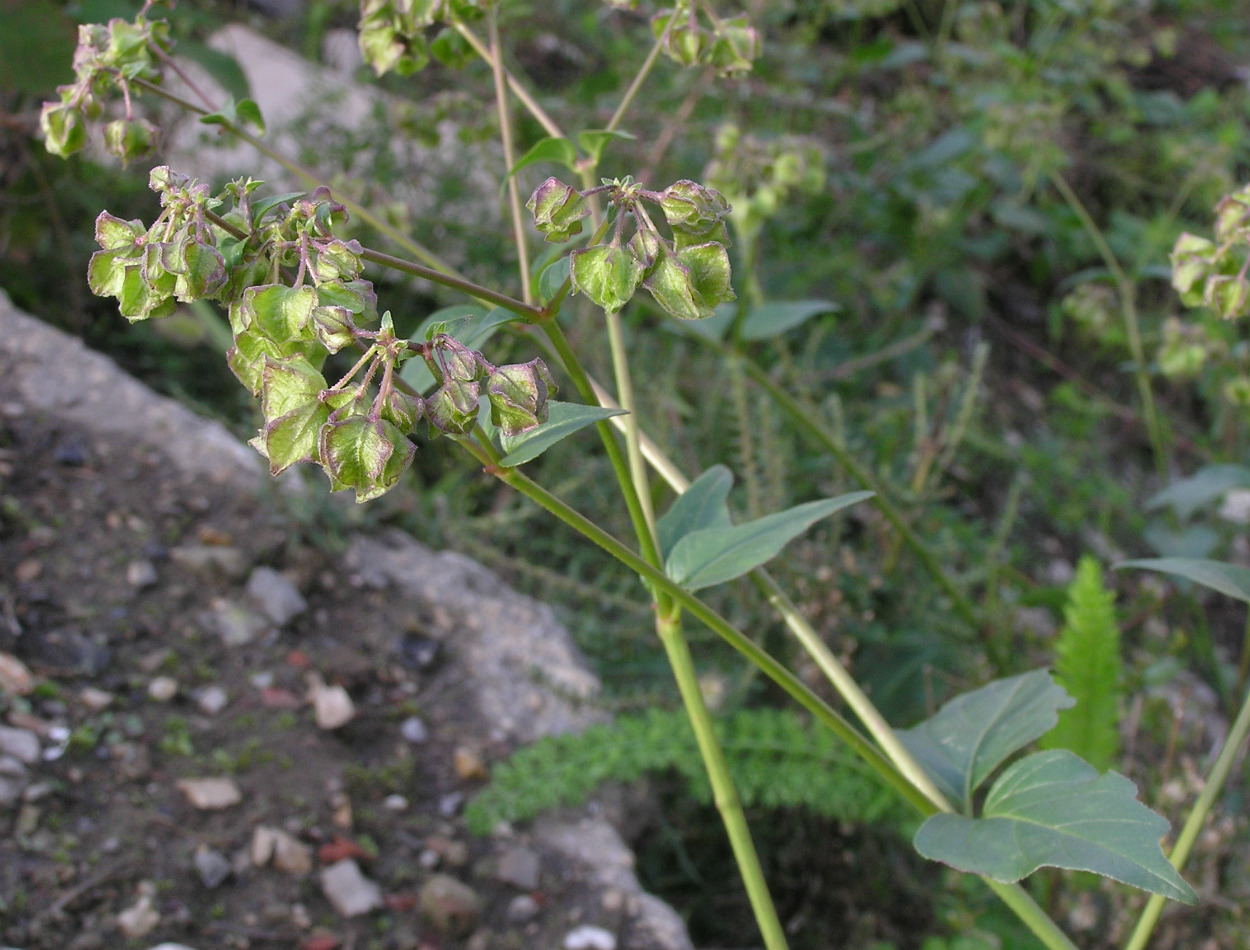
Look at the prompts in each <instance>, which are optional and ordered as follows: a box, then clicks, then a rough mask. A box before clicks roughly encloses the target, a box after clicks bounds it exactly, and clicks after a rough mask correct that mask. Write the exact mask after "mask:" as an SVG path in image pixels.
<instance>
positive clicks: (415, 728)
mask: <svg viewBox="0 0 1250 950" xmlns="http://www.w3.org/2000/svg"><path fill="white" fill-rule="evenodd" d="M399 734H400V735H401V736H403V737H404V741H406V742H411V743H412V744H413V745H421V743H423V742H426V741H427V740H428V739H429V738H430V730H429V729H427V728H426V727H425V723H424V722H422V721H421V720H420V719H419V718H418V717H416V716H409V717H408V718H407V719H405V720H404V721H403V722H401V723H400V724H399Z"/></svg>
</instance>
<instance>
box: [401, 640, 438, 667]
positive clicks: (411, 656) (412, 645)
mask: <svg viewBox="0 0 1250 950" xmlns="http://www.w3.org/2000/svg"><path fill="white" fill-rule="evenodd" d="M395 653H396V655H397V656H398V658H399V662H400V663H401V664H402V665H403V666H406V667H408V669H410V670H416V671H417V672H420V673H426V672H429V671H430V670H431V669H433V667H434V666H435V665H436V664H437V663H438V661H439V659H440V658H441V657H442V653H443V645H442V644H441V643H440V642H439V641H438V640H434V639H431V638H430V637H423V636H421V635H420V634H415V633H406V634H404V635H403V636H402V637H401V638H400V639H399V641H398V642H397V643H396V644H395Z"/></svg>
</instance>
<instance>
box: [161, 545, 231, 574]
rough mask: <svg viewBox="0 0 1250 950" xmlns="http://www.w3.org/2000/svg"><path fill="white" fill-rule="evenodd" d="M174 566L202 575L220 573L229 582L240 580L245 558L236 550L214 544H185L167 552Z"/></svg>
mask: <svg viewBox="0 0 1250 950" xmlns="http://www.w3.org/2000/svg"><path fill="white" fill-rule="evenodd" d="M169 556H170V558H171V559H172V560H173V561H174V563H175V564H181V565H182V566H183V567H186V568H190V569H191V570H193V571H200V572H203V573H221V574H224V575H225V576H226V577H227V578H229V579H231V580H242V579H243V575H244V574H246V573H247V558H246V557H245V556H244V554H243V552H242V551H240V550H239V549H238V548H233V547H228V546H224V545H215V544H187V545H183V546H182V547H177V548H174V549H173V550H172V551H170V552H169Z"/></svg>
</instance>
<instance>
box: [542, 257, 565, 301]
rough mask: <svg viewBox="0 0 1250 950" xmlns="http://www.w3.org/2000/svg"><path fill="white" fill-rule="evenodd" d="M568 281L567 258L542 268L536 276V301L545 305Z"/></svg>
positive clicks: (559, 259)
mask: <svg viewBox="0 0 1250 950" xmlns="http://www.w3.org/2000/svg"><path fill="white" fill-rule="evenodd" d="M568 279H569V258H568V255H565V256H563V257H561V258H558V259H557V260H555V261H552V262H551V264H549V265H548V266H546V267H544V268H543V271H542V273H541V274H539V275H538V299H539V301H540V302H541V303H543V304H546V303H549V302H550V301H551V299H552V298H553V297H555V295H556V294H557V293H559V292H560V288H561V287H563V286H564V282H565V281H566V280H568Z"/></svg>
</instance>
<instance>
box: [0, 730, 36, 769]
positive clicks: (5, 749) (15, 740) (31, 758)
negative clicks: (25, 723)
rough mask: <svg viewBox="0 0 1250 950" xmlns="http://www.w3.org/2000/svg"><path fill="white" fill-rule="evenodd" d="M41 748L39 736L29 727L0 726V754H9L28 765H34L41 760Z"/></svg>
mask: <svg viewBox="0 0 1250 950" xmlns="http://www.w3.org/2000/svg"><path fill="white" fill-rule="evenodd" d="M40 750H41V746H40V744H39V737H38V736H37V735H35V734H34V733H33V732H31V731H30V730H29V729H14V728H13V727H12V726H0V755H9V756H12V757H13V758H15V759H17V760H18V761H19V762H24V763H25V764H26V765H34V764H35V763H36V762H38V761H39V753H40Z"/></svg>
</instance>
